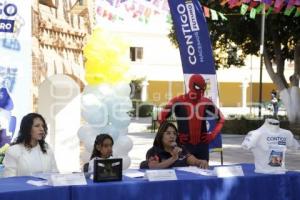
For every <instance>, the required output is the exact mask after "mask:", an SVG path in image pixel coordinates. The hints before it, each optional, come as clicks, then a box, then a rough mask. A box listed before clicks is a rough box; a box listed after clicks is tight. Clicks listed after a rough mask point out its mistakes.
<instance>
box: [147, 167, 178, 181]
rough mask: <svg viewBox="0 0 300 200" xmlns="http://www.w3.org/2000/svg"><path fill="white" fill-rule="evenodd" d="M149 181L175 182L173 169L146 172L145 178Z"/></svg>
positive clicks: (175, 177)
mask: <svg viewBox="0 0 300 200" xmlns="http://www.w3.org/2000/svg"><path fill="white" fill-rule="evenodd" d="M145 177H146V178H147V179H148V180H149V181H170V180H177V176H176V173H175V170H174V169H158V170H146V176H145Z"/></svg>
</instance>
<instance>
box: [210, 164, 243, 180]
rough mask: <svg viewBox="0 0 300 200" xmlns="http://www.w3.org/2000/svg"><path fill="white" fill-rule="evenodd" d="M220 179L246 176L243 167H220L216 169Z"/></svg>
mask: <svg viewBox="0 0 300 200" xmlns="http://www.w3.org/2000/svg"><path fill="white" fill-rule="evenodd" d="M214 170H215V173H216V174H217V176H218V177H222V178H223V177H233V176H244V172H243V169H242V166H240V165H236V166H220V167H215V168H214Z"/></svg>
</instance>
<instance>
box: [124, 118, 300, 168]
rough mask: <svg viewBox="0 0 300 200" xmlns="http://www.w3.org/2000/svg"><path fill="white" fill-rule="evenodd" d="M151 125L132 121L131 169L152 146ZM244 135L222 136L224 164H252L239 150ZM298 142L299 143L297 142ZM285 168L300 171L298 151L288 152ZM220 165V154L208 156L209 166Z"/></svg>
mask: <svg viewBox="0 0 300 200" xmlns="http://www.w3.org/2000/svg"><path fill="white" fill-rule="evenodd" d="M150 125H151V118H140V119H138V120H137V119H133V121H132V123H131V124H130V126H129V131H128V135H129V137H130V138H131V139H132V140H133V144H134V145H133V149H132V150H131V151H130V152H129V156H130V157H131V166H130V167H131V168H138V167H139V163H140V162H141V161H143V160H145V156H146V152H147V150H148V149H149V148H150V147H151V146H152V144H153V140H154V137H155V133H151V132H150V131H149V130H147V127H149V126H150ZM244 137H245V135H230V134H223V136H222V138H223V139H222V141H223V158H224V164H237V163H254V159H253V155H252V152H251V151H248V150H244V149H242V148H241V144H242V141H243V140H244ZM298 142H300V141H298ZM285 160H286V168H287V169H288V170H297V171H300V150H297V151H294V150H293V151H292V150H288V151H287V153H286V159H285ZM214 164H220V153H218V152H213V153H211V154H210V165H214Z"/></svg>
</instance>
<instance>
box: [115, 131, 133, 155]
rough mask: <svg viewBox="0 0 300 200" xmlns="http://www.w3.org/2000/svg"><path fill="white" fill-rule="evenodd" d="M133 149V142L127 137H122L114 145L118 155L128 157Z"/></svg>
mask: <svg viewBox="0 0 300 200" xmlns="http://www.w3.org/2000/svg"><path fill="white" fill-rule="evenodd" d="M132 147H133V142H132V140H131V138H130V137H128V136H127V135H123V136H120V137H119V138H118V140H117V141H116V142H115V144H114V148H115V150H116V153H117V155H119V156H123V155H126V154H127V153H128V152H129V151H130V150H131V149H132Z"/></svg>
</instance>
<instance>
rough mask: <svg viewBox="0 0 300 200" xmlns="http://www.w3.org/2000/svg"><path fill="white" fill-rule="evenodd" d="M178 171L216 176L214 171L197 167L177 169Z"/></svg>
mask: <svg viewBox="0 0 300 200" xmlns="http://www.w3.org/2000/svg"><path fill="white" fill-rule="evenodd" d="M175 169H176V170H180V171H185V172H191V173H194V174H200V175H203V176H216V174H215V172H214V170H210V169H201V168H199V167H195V166H189V167H176V168H175Z"/></svg>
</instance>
